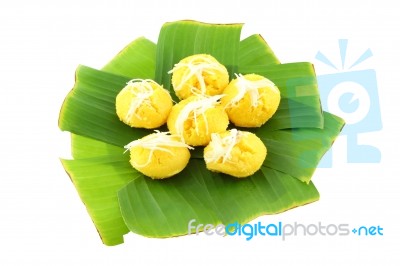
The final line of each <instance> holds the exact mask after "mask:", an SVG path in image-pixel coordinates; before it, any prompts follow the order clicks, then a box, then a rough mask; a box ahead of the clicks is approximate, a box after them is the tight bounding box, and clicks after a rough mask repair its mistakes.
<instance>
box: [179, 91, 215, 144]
mask: <svg viewBox="0 0 400 266" xmlns="http://www.w3.org/2000/svg"><path fill="white" fill-rule="evenodd" d="M222 96H223V95H215V96H211V97H205V96H202V97H199V98H196V99H194V100H193V101H191V102H189V103H188V104H186V105H185V107H183V109H182V110H181V112H180V113H179V115H178V117H177V119H176V121H175V128H176V132H177V134H178V135H179V136H180V137H181V139H182V140H183V132H184V124H185V121H186V120H187V119H189V118H190V117H191V116H193V120H194V125H195V130H196V133H197V134H198V135H199V127H198V123H197V117H198V116H200V115H201V116H202V117H203V119H204V121H205V125H206V134H208V122H207V117H206V115H205V112H206V111H207V110H208V109H210V108H213V107H215V105H216V104H217V103H218V101H219V100H220V99H221V98H222Z"/></svg>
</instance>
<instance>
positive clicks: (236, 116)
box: [221, 74, 281, 127]
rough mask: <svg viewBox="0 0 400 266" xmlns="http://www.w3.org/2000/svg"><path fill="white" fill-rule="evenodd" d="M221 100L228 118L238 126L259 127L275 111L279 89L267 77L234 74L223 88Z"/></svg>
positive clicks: (278, 98)
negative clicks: (234, 76)
mask: <svg viewBox="0 0 400 266" xmlns="http://www.w3.org/2000/svg"><path fill="white" fill-rule="evenodd" d="M223 93H224V97H223V98H222V100H221V102H222V105H224V106H225V110H226V112H227V114H228V116H229V120H230V121H231V122H232V123H234V124H235V125H236V126H239V127H260V126H262V125H263V124H264V123H265V122H267V121H268V120H269V119H270V118H271V117H272V116H273V115H274V114H275V112H276V110H277V109H278V106H279V103H280V99H281V96H280V91H279V89H278V88H277V87H276V86H275V84H274V83H273V82H272V81H270V80H269V79H267V78H265V77H263V76H260V75H256V74H247V75H241V74H239V75H236V79H234V80H232V81H231V82H230V83H229V85H228V86H227V87H226V88H225V90H224V92H223Z"/></svg>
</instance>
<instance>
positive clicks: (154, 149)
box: [125, 131, 191, 179]
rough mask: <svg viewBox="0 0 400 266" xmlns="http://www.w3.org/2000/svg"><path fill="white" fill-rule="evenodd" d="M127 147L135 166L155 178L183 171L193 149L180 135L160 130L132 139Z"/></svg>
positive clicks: (132, 163) (131, 161)
mask: <svg viewBox="0 0 400 266" xmlns="http://www.w3.org/2000/svg"><path fill="white" fill-rule="evenodd" d="M125 148H126V149H127V150H129V151H130V157H131V159H130V163H131V165H132V166H133V168H135V169H136V170H138V171H139V172H141V173H142V174H144V175H147V176H149V177H151V178H153V179H162V178H167V177H171V176H173V175H175V174H177V173H179V172H181V171H182V170H183V169H184V168H185V167H186V165H187V164H188V162H189V159H190V152H189V149H191V147H190V146H188V145H186V144H185V143H183V142H182V141H181V140H180V137H179V136H176V135H171V134H169V133H168V132H159V131H156V133H153V134H150V135H147V136H145V137H143V138H141V139H138V140H135V141H132V142H131V143H129V144H128V145H126V146H125Z"/></svg>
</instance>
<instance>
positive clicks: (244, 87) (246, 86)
mask: <svg viewBox="0 0 400 266" xmlns="http://www.w3.org/2000/svg"><path fill="white" fill-rule="evenodd" d="M235 76H236V78H237V83H236V87H237V89H238V93H237V94H236V95H235V97H234V98H233V99H232V100H231V101H230V102H229V104H228V105H227V106H226V107H230V106H232V105H235V104H237V103H238V102H239V101H240V100H241V99H243V98H244V96H245V95H246V93H249V95H250V101H251V105H252V106H253V107H257V106H258V100H259V98H260V94H259V92H258V89H259V88H264V87H271V88H273V89H274V90H278V89H277V88H276V86H275V84H274V83H273V82H272V81H270V80H269V79H261V80H254V81H253V80H248V79H246V77H245V76H243V75H242V74H236V73H235ZM278 92H279V91H278Z"/></svg>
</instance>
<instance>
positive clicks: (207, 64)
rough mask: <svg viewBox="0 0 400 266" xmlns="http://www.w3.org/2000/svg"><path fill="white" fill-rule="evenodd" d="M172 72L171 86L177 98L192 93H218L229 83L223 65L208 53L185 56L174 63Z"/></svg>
mask: <svg viewBox="0 0 400 266" xmlns="http://www.w3.org/2000/svg"><path fill="white" fill-rule="evenodd" d="M169 73H172V86H173V88H174V91H175V94H176V96H178V98H179V99H181V100H182V99H186V98H188V97H190V96H192V95H197V94H201V95H210V96H213V95H218V94H221V93H222V92H223V90H224V89H225V87H226V86H227V85H228V83H229V74H228V71H227V70H226V68H225V66H224V65H222V64H220V63H219V62H218V61H217V59H215V58H214V57H212V56H211V55H208V54H196V55H192V56H189V57H186V58H184V59H182V60H181V61H179V63H177V64H175V66H174V68H173V69H172V70H171V71H169Z"/></svg>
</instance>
